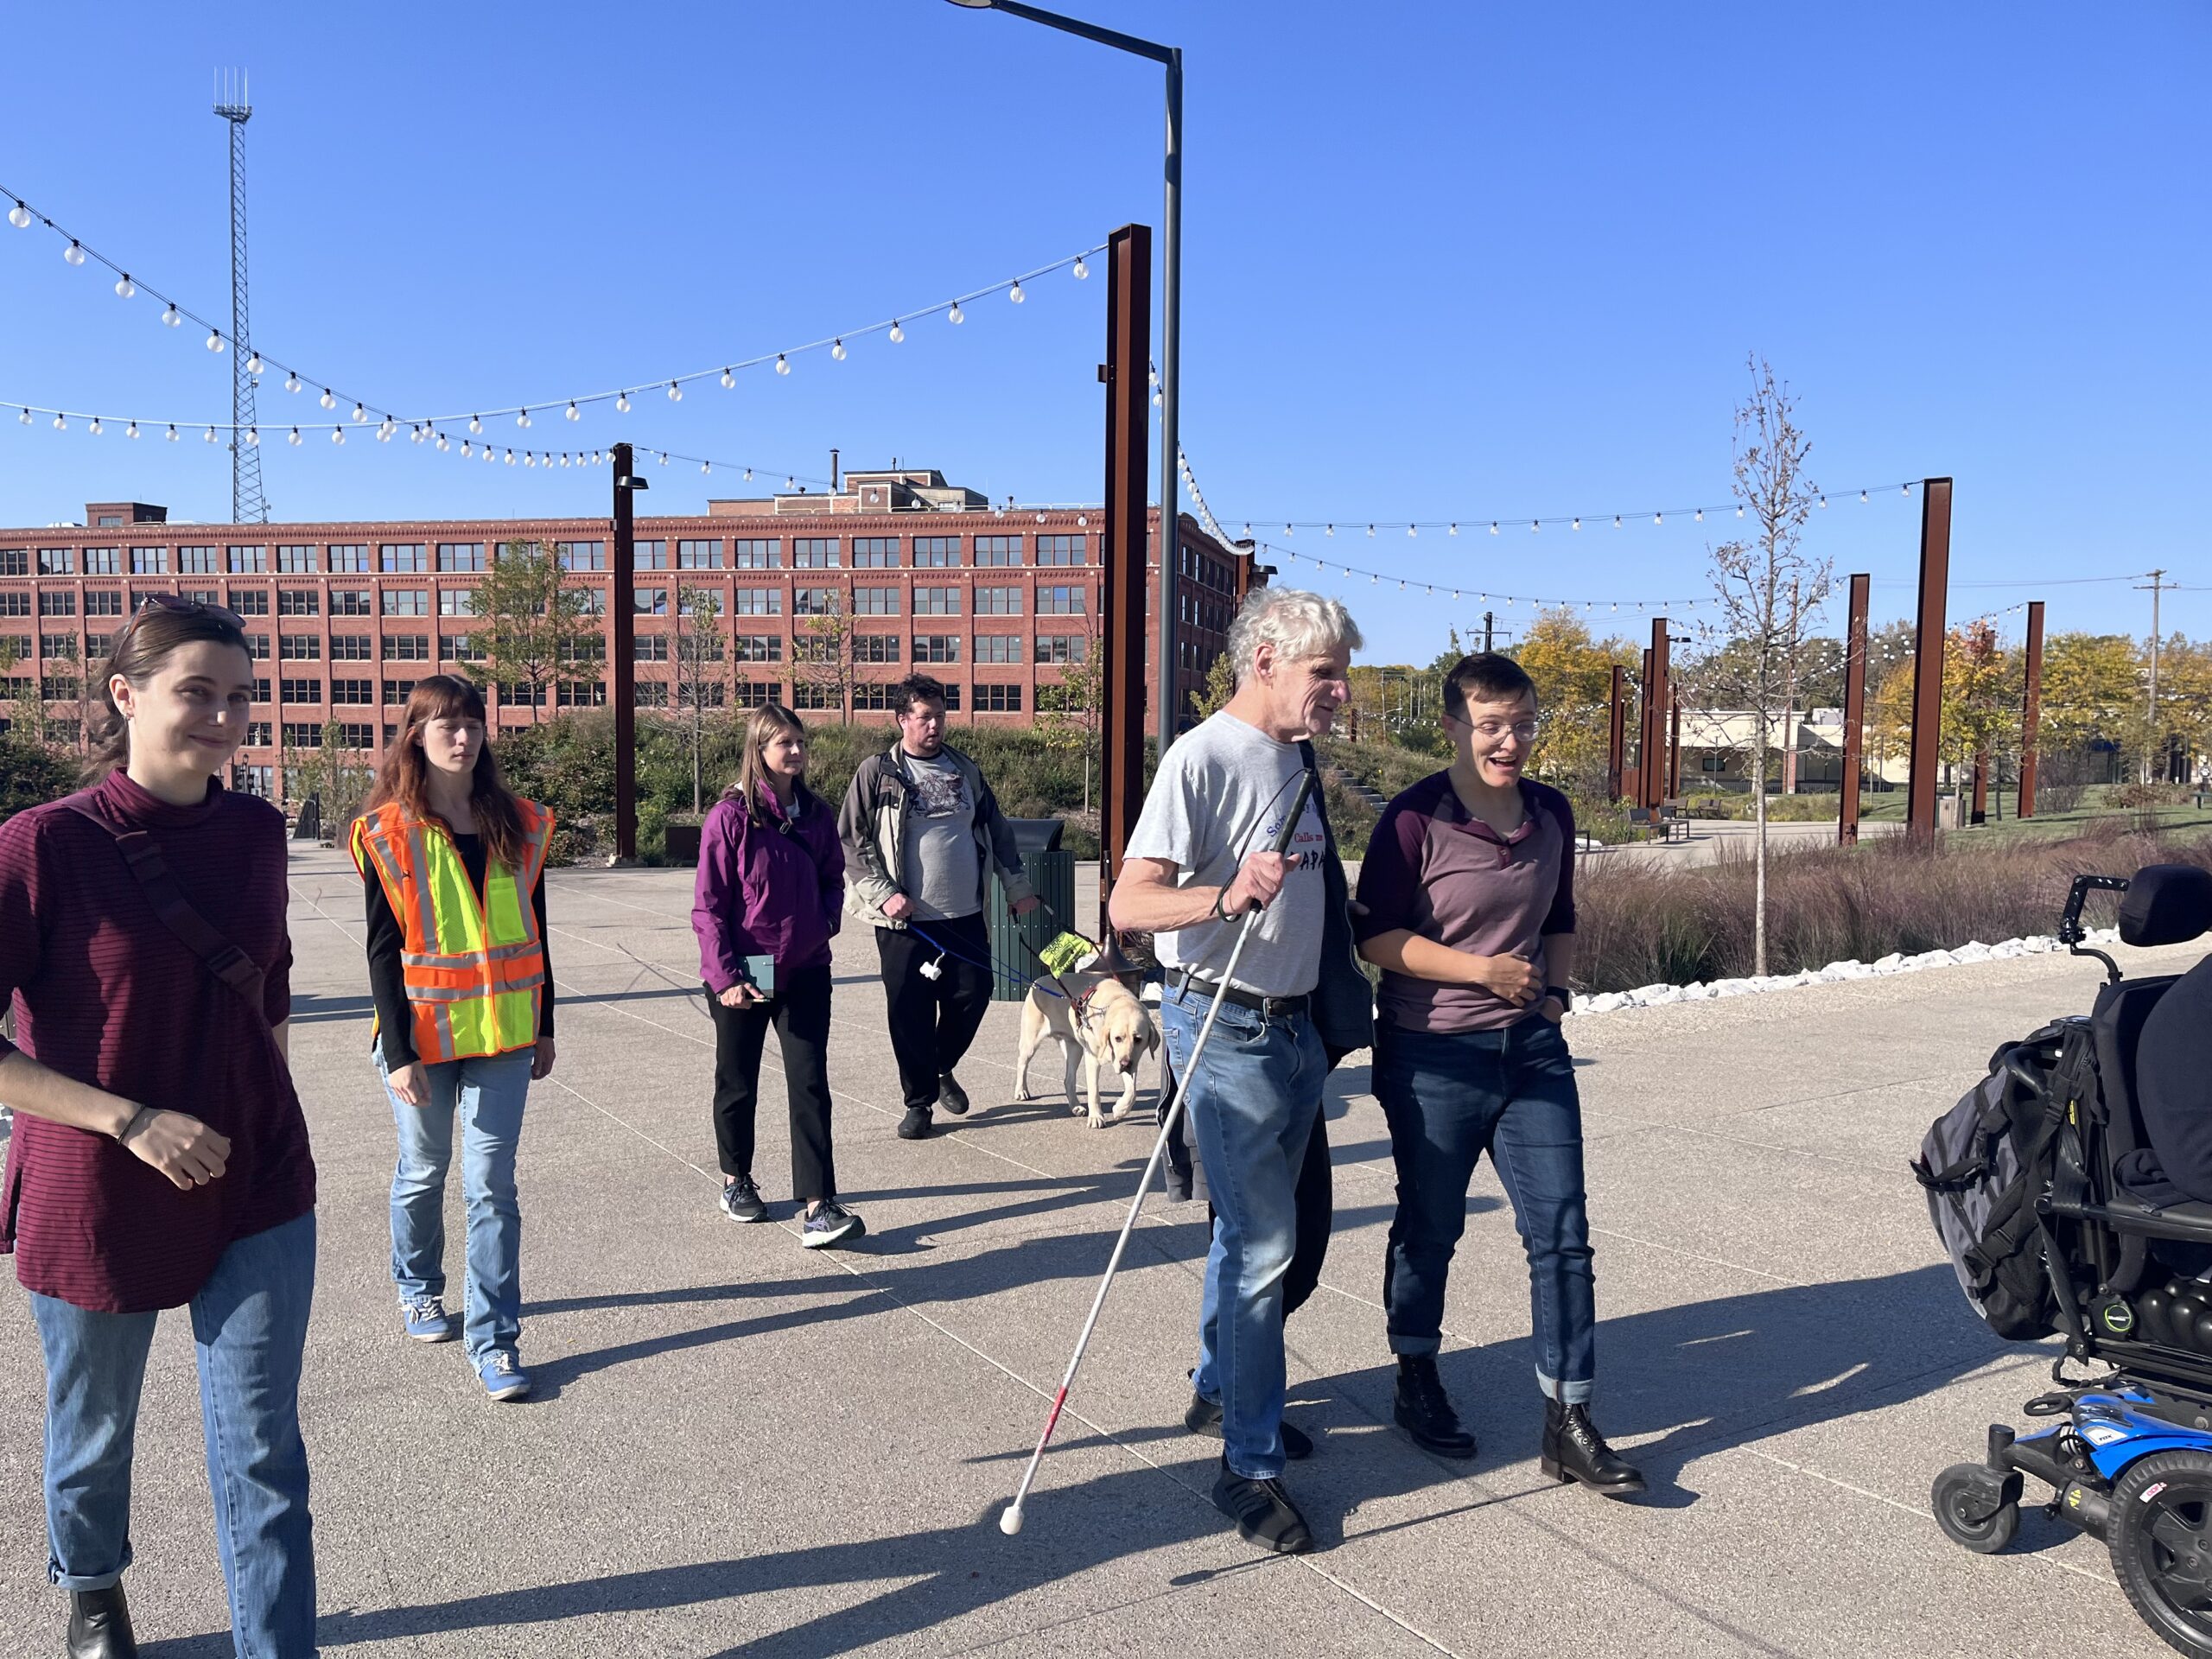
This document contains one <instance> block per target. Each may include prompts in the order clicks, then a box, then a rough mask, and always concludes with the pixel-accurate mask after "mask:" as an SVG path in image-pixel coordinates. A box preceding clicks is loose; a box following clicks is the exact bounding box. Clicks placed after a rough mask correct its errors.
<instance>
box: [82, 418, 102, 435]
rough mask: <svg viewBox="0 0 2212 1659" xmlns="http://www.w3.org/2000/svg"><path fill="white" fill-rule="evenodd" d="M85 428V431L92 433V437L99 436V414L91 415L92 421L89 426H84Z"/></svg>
mask: <svg viewBox="0 0 2212 1659" xmlns="http://www.w3.org/2000/svg"><path fill="white" fill-rule="evenodd" d="M85 430H86V431H87V432H89V433H91V434H92V435H93V436H94V437H96V438H97V437H98V436H99V435H100V417H99V416H97V415H95V416H92V424H91V425H90V426H88V427H86V429H85Z"/></svg>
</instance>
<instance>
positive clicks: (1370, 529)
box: [1367, 524, 1375, 542]
mask: <svg viewBox="0 0 2212 1659" xmlns="http://www.w3.org/2000/svg"><path fill="white" fill-rule="evenodd" d="M1367 539H1368V540H1369V541H1370V542H1371V541H1373V540H1374V539H1375V526H1374V525H1372V524H1370V525H1369V526H1368V527H1367Z"/></svg>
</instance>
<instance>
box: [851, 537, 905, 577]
mask: <svg viewBox="0 0 2212 1659" xmlns="http://www.w3.org/2000/svg"><path fill="white" fill-rule="evenodd" d="M897 563H899V538H898V537H896V536H855V537H853V565H854V568H855V569H869V570H886V569H890V568H891V567H892V566H893V565H895V564H897Z"/></svg>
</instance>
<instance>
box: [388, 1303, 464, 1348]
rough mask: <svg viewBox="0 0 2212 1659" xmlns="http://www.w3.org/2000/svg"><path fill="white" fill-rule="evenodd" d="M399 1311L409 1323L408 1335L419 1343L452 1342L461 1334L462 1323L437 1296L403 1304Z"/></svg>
mask: <svg viewBox="0 0 2212 1659" xmlns="http://www.w3.org/2000/svg"><path fill="white" fill-rule="evenodd" d="M399 1311H400V1313H401V1314H402V1316H404V1318H405V1319H406V1321H407V1334H408V1335H409V1336H410V1337H412V1338H415V1340H416V1341H417V1342H451V1341H452V1340H453V1339H454V1338H455V1337H457V1336H459V1335H460V1334H461V1321H460V1320H459V1319H455V1318H454V1316H453V1315H452V1314H450V1313H447V1312H446V1305H445V1304H444V1303H443V1302H442V1301H440V1300H438V1299H437V1298H436V1297H435V1296H423V1297H420V1298H418V1299H416V1300H414V1301H411V1302H402V1303H401V1304H400V1305H399Z"/></svg>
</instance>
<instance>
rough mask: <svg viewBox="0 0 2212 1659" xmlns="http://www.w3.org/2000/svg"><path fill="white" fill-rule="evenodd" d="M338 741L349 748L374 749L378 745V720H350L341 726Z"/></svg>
mask: <svg viewBox="0 0 2212 1659" xmlns="http://www.w3.org/2000/svg"><path fill="white" fill-rule="evenodd" d="M338 741H340V743H341V744H343V745H344V746H345V747H347V748H349V749H373V748H374V747H376V746H377V728H376V722H375V721H367V722H361V721H351V720H349V721H346V722H345V723H344V724H343V725H341V726H340V727H339V728H338Z"/></svg>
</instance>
